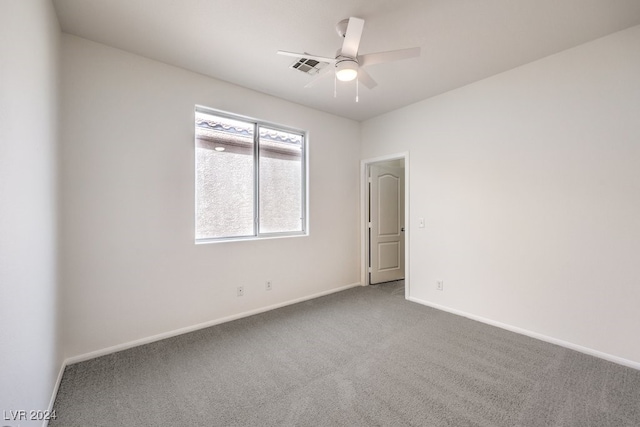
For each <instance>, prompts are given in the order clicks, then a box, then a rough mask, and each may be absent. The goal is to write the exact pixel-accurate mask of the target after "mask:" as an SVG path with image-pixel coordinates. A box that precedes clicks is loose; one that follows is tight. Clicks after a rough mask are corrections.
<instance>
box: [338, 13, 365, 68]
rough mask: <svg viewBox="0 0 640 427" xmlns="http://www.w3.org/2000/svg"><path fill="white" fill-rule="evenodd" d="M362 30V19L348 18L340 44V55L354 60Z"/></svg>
mask: <svg viewBox="0 0 640 427" xmlns="http://www.w3.org/2000/svg"><path fill="white" fill-rule="evenodd" d="M363 28H364V19H360V18H353V17H352V18H349V24H348V25H347V32H346V33H345V35H344V42H343V43H342V55H344V56H348V57H349V58H355V57H356V56H357V55H358V47H359V46H360V37H362V29H363Z"/></svg>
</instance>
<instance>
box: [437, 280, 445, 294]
mask: <svg viewBox="0 0 640 427" xmlns="http://www.w3.org/2000/svg"><path fill="white" fill-rule="evenodd" d="M436 290H438V291H442V290H444V282H443V281H442V280H438V281H436Z"/></svg>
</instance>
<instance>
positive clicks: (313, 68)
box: [291, 58, 329, 75]
mask: <svg viewBox="0 0 640 427" xmlns="http://www.w3.org/2000/svg"><path fill="white" fill-rule="evenodd" d="M327 65H329V63H328V62H320V61H316V60H315V59H308V58H300V59H299V60H298V61H296V62H294V63H293V64H292V65H291V68H293V69H295V70H298V71H302V72H303V73H306V74H311V75H314V74H318V71H320V70H322V69H323V68H324V67H326V66H327Z"/></svg>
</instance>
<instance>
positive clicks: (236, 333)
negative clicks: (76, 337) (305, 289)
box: [49, 282, 640, 427]
mask: <svg viewBox="0 0 640 427" xmlns="http://www.w3.org/2000/svg"><path fill="white" fill-rule="evenodd" d="M403 285H404V284H403V283H402V282H394V283H389V284H382V285H376V286H368V287H358V288H353V289H349V290H346V291H343V292H339V293H336V294H332V295H329V296H326V297H322V298H318V299H314V300H311V301H307V302H302V303H299V304H295V305H291V306H287V307H284V308H280V309H277V310H273V311H270V312H267V313H262V314H259V315H255V316H251V317H247V318H244V319H240V320H236V321H233V322H229V323H225V324H221V325H217V326H213V327H210V328H207V329H202V330H199V331H196V332H192V333H189V334H185V335H181V336H178V337H174V338H169V339H165V340H162V341H158V342H155V343H151V344H147V345H144V346H140V347H136V348H132V349H129V350H125V351H121V352H118V353H114V354H110V355H106V356H103V357H99V358H96V359H92V360H89V361H86V362H81V363H77V364H74V365H70V366H68V367H67V368H66V370H65V372H64V375H63V378H62V382H61V384H60V389H59V391H58V395H57V398H56V401H55V406H54V409H55V410H56V414H57V416H58V418H57V419H56V420H52V421H51V422H50V423H49V426H50V427H59V426H64V427H74V426H81V427H88V426H109V427H114V426H169V425H176V426H178V425H180V426H491V427H495V426H576V427H578V426H580V427H585V426H598V427H600V426H616V427H619V426H639V425H640V371H637V370H634V369H631V368H627V367H623V366H620V365H616V364H614V363H610V362H607V361H604V360H601V359H597V358H594V357H591V356H587V355H584V354H581V353H577V352H575V351H572V350H568V349H565V348H562V347H558V346H555V345H552V344H549V343H545V342H542V341H539V340H535V339H532V338H529V337H525V336H522V335H519V334H515V333H512V332H508V331H505V330H502V329H498V328H495V327H492V326H488V325H486V324H483V323H479V322H475V321H473V320H469V319H466V318H463V317H459V316H455V315H452V314H449V313H446V312H442V311H439V310H435V309H432V308H429V307H425V306H422V305H419V304H415V303H412V302H409V301H406V300H405V299H404V291H403Z"/></svg>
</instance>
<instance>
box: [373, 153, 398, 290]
mask: <svg viewBox="0 0 640 427" xmlns="http://www.w3.org/2000/svg"><path fill="white" fill-rule="evenodd" d="M369 171H370V174H369V177H370V180H369V182H370V189H369V221H370V222H369V236H370V237H369V257H370V268H369V273H370V277H369V283H370V284H376V283H383V282H389V281H392V280H400V279H404V169H403V168H401V167H395V166H390V165H383V164H373V165H371V167H370V168H369Z"/></svg>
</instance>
